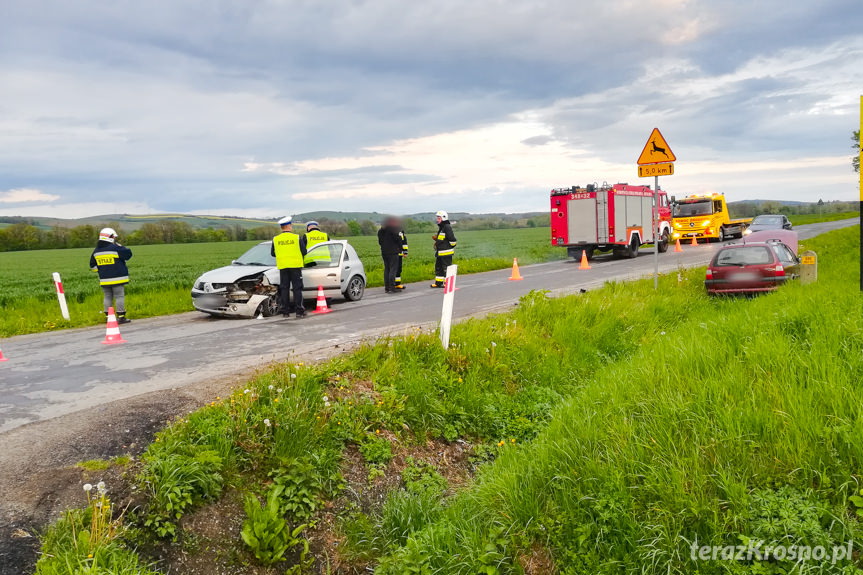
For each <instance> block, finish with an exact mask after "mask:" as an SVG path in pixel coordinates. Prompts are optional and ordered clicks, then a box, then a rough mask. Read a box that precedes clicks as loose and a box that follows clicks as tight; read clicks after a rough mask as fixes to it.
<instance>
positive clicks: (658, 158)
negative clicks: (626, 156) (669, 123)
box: [638, 128, 677, 165]
mask: <svg viewBox="0 0 863 575" xmlns="http://www.w3.org/2000/svg"><path fill="white" fill-rule="evenodd" d="M676 159H677V158H676V157H675V156H674V152H672V151H671V146H669V145H668V142H666V141H665V138H663V137H662V134H660V133H659V129H658V128H653V131H652V132H651V133H650V137H649V138H648V139H647V143H646V144H644V149H643V150H642V151H641V155H640V156H638V164H639V165H644V164H659V163H661V162H673V161H675V160H676Z"/></svg>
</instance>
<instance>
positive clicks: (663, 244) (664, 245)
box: [656, 230, 668, 254]
mask: <svg viewBox="0 0 863 575" xmlns="http://www.w3.org/2000/svg"><path fill="white" fill-rule="evenodd" d="M656 247H657V249H658V250H659V253H661V254H664V253H665V252H667V251H668V230H665V231H664V232H662V237H661V238H660V240H659V245H658V246H656Z"/></svg>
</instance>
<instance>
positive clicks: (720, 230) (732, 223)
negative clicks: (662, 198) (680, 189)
mask: <svg viewBox="0 0 863 575" xmlns="http://www.w3.org/2000/svg"><path fill="white" fill-rule="evenodd" d="M671 205H672V207H673V211H672V214H673V220H672V226H673V231H672V233H671V239H672V240H682V239H686V238H692V237H694V238H696V240H698V239H705V240H707V241H710V240H711V239H713V240H716V241H718V242H722V241H725V240H727V239H728V238H742V237H743V232H744V230H746V228H747V227H749V223H750V222H751V221H752V218H744V219H737V220H732V219H731V215H730V214H729V213H728V205H727V204H726V203H725V194H702V195H693V196H686V197H685V198H681V199H676V198H675V197H674V196H672V197H671Z"/></svg>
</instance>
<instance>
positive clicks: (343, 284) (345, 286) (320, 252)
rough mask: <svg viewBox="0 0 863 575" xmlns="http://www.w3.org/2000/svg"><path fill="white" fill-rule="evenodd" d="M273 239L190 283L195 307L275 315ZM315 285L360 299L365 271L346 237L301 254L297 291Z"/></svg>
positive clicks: (309, 294) (308, 293)
mask: <svg viewBox="0 0 863 575" xmlns="http://www.w3.org/2000/svg"><path fill="white" fill-rule="evenodd" d="M272 245H273V242H272V241H269V242H261V243H259V244H258V245H256V246H254V247H253V248H252V249H250V250H249V251H247V252H246V253H244V254H243V255H242V256H240V257H239V258H237V259H236V260H234V261H233V262H231V265H229V266H225V267H221V268H218V269H214V270H211V271H208V272H206V273H205V274H204V275H202V276H201V277H199V278H198V279H197V280H196V281H195V285H194V286H193V287H192V304H193V305H194V306H195V309H196V310H198V311H202V312H204V313H208V314H211V315H217V316H226V317H254V316H256V315H257V314H258V313H261V314H263V315H264V316H267V317H269V316H273V315H276V314H278V313H279V312H280V311H281V310H280V306H279V295H278V288H279V270H278V268H277V267H276V258H274V257H273V256H272V255H270V249H271V248H272ZM318 286H323V288H324V290H326V291H327V292H330V293H332V292H334V291H338V292H339V293H341V294H342V295H343V296H344V297H345V299H347V300H349V301H358V300H360V299H362V297H363V294H364V293H365V289H366V272H365V269H364V268H363V262H361V261H360V258H359V256H357V252H356V250H355V249H354V248H353V246H351V245H350V244H349V243H348V242H347V241H346V240H333V241H328V242H324V243H320V244H317V245H316V246H314V247H313V248H312V249H310V250H309V252H308V253H307V254H306V258H305V267H304V268H303V294H304V295H305V297H306V298H307V299H312V298H314V297H315V296H316V294H317V291H318Z"/></svg>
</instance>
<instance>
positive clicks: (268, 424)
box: [264, 419, 515, 441]
mask: <svg viewBox="0 0 863 575" xmlns="http://www.w3.org/2000/svg"><path fill="white" fill-rule="evenodd" d="M264 425H266V426H267V427H269V426H270V420H269V419H265V420H264ZM513 441H515V440H514V439H513Z"/></svg>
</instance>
